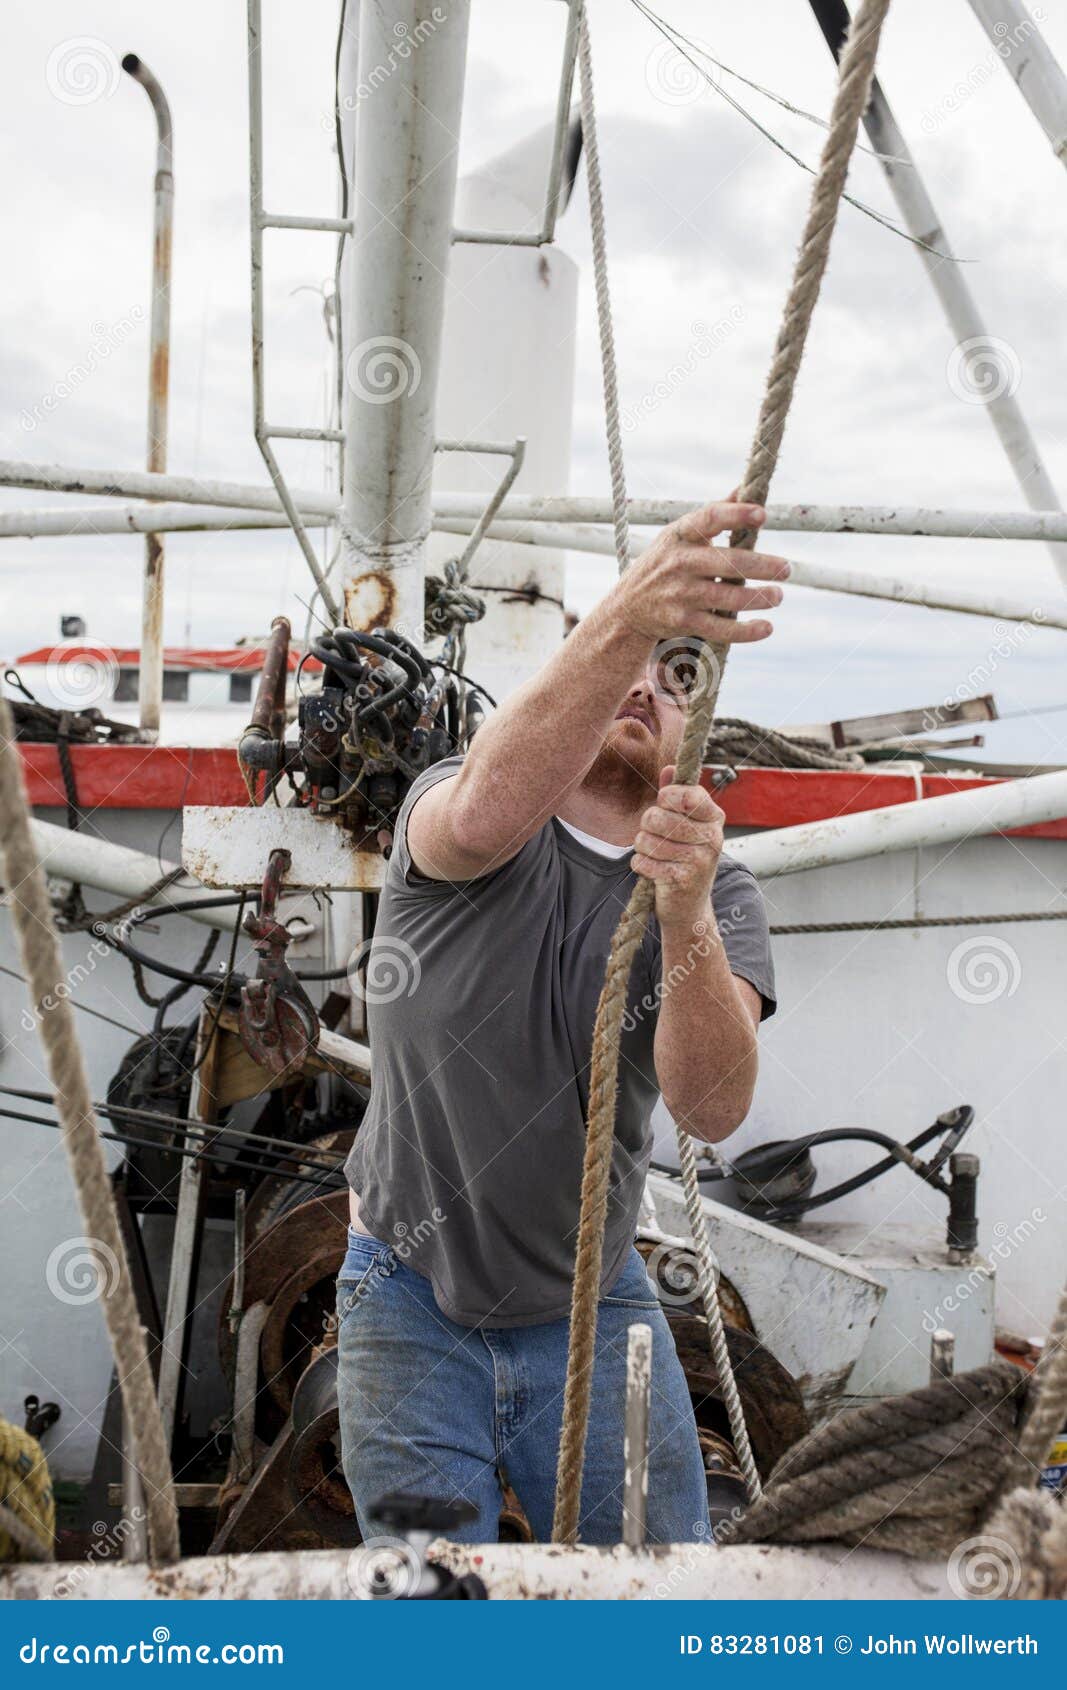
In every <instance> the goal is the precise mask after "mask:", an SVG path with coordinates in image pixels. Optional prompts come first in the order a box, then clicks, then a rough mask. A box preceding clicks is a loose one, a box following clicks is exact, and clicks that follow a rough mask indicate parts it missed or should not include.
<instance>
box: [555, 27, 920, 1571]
mask: <svg viewBox="0 0 1067 1690" xmlns="http://www.w3.org/2000/svg"><path fill="white" fill-rule="evenodd" d="M888 9H889V0H861V4H860V7H859V10H858V11H857V12H856V15H855V17H854V18H853V20H852V26H851V28H850V30H849V34H848V39H847V41H846V42H845V46H844V48H843V50H842V54H841V60H840V65H839V70H838V84H837V92H836V94H835V97H834V103H833V109H832V111H831V114H830V123H829V128H828V131H827V137H826V143H825V146H824V148H823V154H822V158H821V160H820V163H819V172H818V175H817V177H816V179H815V183H814V186H813V188H812V196H811V203H810V206H809V210H808V216H807V221H806V223H805V225H804V233H803V236H802V238H801V243H800V250H799V253H798V256H797V262H796V266H795V268H794V272H793V280H792V284H791V286H790V290H789V296H788V299H787V301H786V305H785V310H784V312H783V315H782V323H781V327H780V329H779V331H778V338H777V342H776V344H775V349H774V355H773V358H772V360H771V369H770V374H769V375H768V377H767V385H766V388H765V390H764V395H763V402H762V404H761V407H760V414H759V420H758V423H757V425H756V433H755V438H754V440H753V443H752V447H751V450H750V453H749V459H748V464H747V466H746V470H745V475H744V479H743V481H742V484H741V487H740V489H739V492H738V498H739V499H740V500H741V501H742V502H744V503H746V504H760V505H762V504H764V503H766V498H767V492H768V490H769V487H770V482H771V476H772V475H773V473H774V468H775V465H776V463H777V460H778V452H779V449H780V446H781V442H782V435H783V433H784V430H785V422H786V418H787V416H788V414H789V406H790V404H791V402H792V398H793V390H794V388H795V385H796V378H797V373H798V371H799V369H800V363H801V359H802V357H803V354H804V345H805V342H806V340H807V334H808V329H809V327H810V324H811V317H812V313H813V311H814V308H815V302H816V300H817V299H818V296H819V288H820V286H821V284H822V279H823V276H824V274H825V271H826V263H827V259H828V257H829V253H830V242H831V239H832V236H833V231H834V224H835V222H836V219H837V211H838V207H839V205H840V201H841V195H842V193H843V191H844V186H845V179H846V176H847V174H848V165H849V160H850V158H851V156H852V150H853V147H854V146H855V142H856V133H857V130H858V128H859V123H860V119H861V117H862V115H863V111H864V108H865V107H866V104H867V100H868V98H869V95H870V87H871V79H872V77H873V75H874V61H875V56H876V54H877V50H878V39H879V35H880V33H881V28H882V24H883V22H884V19H885V15H886V12H887V11H888ZM578 63H579V70H580V75H581V112H582V127H583V135H584V141H585V147H586V170H587V175H588V177H589V206H590V224H591V229H592V238H593V262H594V266H595V270H596V293H597V310H598V317H599V321H600V346H601V361H602V364H603V366H604V411H605V424H606V431H607V436H608V454H609V460H610V462H611V477H612V503H613V512H614V519H615V549H616V554H617V556H618V560H619V567H620V569H624V568H626V567H627V565H628V563H629V533H628V522H627V514H626V488H625V478H624V475H623V466H622V436H621V428H620V423H619V415H618V392H617V387H616V378H615V357H614V338H613V335H612V331H611V302H610V294H609V289H608V272H607V252H606V243H605V231H604V208H603V199H602V194H601V183H600V171H599V162H600V161H599V152H598V150H597V144H596V112H595V103H594V98H593V80H592V61H591V51H590V43H589V28H588V19H587V16H586V11H585V9H584V8H583V15H582V20H581V24H580V27H579V36H578ZM754 542H755V534H754V533H753V531H752V530H750V529H738V530H735V531H734V532H733V533H732V534H731V536H730V544H731V546H734V547H738V548H741V549H744V550H751V548H752V546H753V544H754ZM725 663H726V647H725V646H722V645H710V644H709V645H707V646H706V647H705V648H704V664H703V665H702V668H703V673H704V677H705V679H704V684H702V685H700V686H699V687H697V688H696V689H694V692H693V695H692V697H691V700H690V707H689V714H688V716H687V719H686V725H685V731H684V733H683V735H682V743H681V746H680V747H679V751H678V757H677V762H676V770H675V779H676V780H677V781H678V782H679V783H680V784H682V785H692V784H693V783H694V782H695V781H696V780H697V779H698V777H699V774H700V769H701V765H702V762H703V756H704V746H705V744H706V742H707V737H708V732H709V730H710V727H711V723H712V721H713V720H714V716H715V706H716V703H717V701H718V694H719V687H720V685H721V681H722V674H723V669H724V667H725ZM654 903H655V890H654V887H653V885H652V883H651V881H648V880H645V879H639V880H638V883H637V885H636V886H635V888H634V890H633V893H632V895H631V898H630V902H629V904H628V905H627V907H626V910H625V911H624V912H623V915H622V918H621V920H620V922H619V925H618V927H617V929H616V931H615V937H614V939H613V941H612V947H611V952H610V954H609V957H608V962H607V967H606V970H605V974H604V985H603V988H602V990H601V994H600V1002H599V1004H598V1005H597V1014H596V1023H595V1025H594V1029H593V1055H592V1064H591V1068H590V1082H589V1121H588V1128H587V1132H586V1146H585V1160H584V1164H583V1169H582V1193H581V1210H580V1215H579V1221H578V1242H577V1248H576V1252H575V1264H574V1290H573V1294H572V1300H571V1331H570V1348H569V1352H568V1356H567V1380H566V1386H565V1392H564V1404H563V1426H562V1431H561V1435H560V1449H559V1465H558V1468H557V1472H556V1502H555V1518H554V1521H553V1529H552V1536H553V1539H554V1541H555V1542H557V1543H572V1542H574V1541H575V1540H576V1538H577V1535H578V1519H579V1512H580V1507H581V1489H582V1470H583V1467H584V1463H585V1442H586V1433H587V1429H588V1422H589V1402H590V1392H591V1388H592V1371H593V1358H594V1354H595V1348H596V1316H597V1302H598V1300H599V1295H600V1274H601V1268H602V1263H603V1246H604V1224H605V1220H606V1216H607V1199H608V1184H609V1178H610V1171H611V1151H612V1144H613V1140H614V1133H615V1113H616V1103H617V1098H618V1070H619V1035H620V1030H621V1025H622V1018H623V1015H624V1013H625V1008H626V993H627V985H628V982H629V978H630V972H631V969H632V967H633V961H634V957H635V956H636V954H637V950H638V948H639V946H640V944H641V940H642V937H643V935H644V931H645V927H646V925H647V922H648V918H649V915H650V914H651V912H652V909H653V907H654ZM678 1137H679V1157H680V1163H681V1168H682V1181H683V1191H684V1192H685V1198H686V1213H687V1215H688V1216H689V1220H690V1226H691V1227H692V1228H693V1238H694V1244H695V1247H696V1250H697V1256H698V1261H699V1263H700V1280H701V1289H702V1290H703V1289H704V1287H705V1285H706V1286H707V1288H708V1290H709V1293H710V1298H709V1301H708V1303H707V1304H706V1308H707V1310H708V1330H709V1338H710V1341H711V1345H712V1352H713V1355H714V1357H715V1361H716V1367H717V1368H720V1385H721V1387H722V1389H723V1392H724V1398H726V1400H727V1407H728V1409H729V1410H730V1425H731V1431H732V1432H733V1435H734V1440H735V1445H736V1447H737V1451H738V1458H739V1460H741V1461H742V1464H743V1471H744V1472H745V1478H746V1484H747V1486H748V1489H749V1494H750V1496H752V1497H755V1496H757V1495H758V1494H759V1478H758V1474H756V1470H755V1463H754V1461H753V1460H752V1454H751V1447H750V1445H749V1441H748V1436H747V1432H746V1429H745V1425H744V1416H743V1414H742V1412H741V1404H740V1398H739V1397H738V1395H737V1392H736V1388H734V1389H733V1390H732V1391H731V1390H730V1386H728V1385H727V1383H726V1381H727V1380H728V1379H729V1380H730V1385H731V1386H732V1385H733V1376H732V1371H731V1370H730V1367H729V1356H728V1355H727V1353H726V1343H725V1333H724V1332H721V1333H720V1337H721V1342H720V1341H719V1337H717V1334H716V1320H715V1314H716V1313H718V1298H717V1293H716V1290H715V1266H714V1258H713V1256H712V1253H711V1247H710V1243H709V1241H708V1237H707V1229H706V1226H705V1224H704V1216H703V1207H702V1205H701V1204H700V1192H699V1186H698V1185H697V1183H696V1179H695V1174H696V1167H695V1161H694V1157H693V1148H692V1144H691V1142H690V1140H689V1137H688V1134H686V1133H685V1132H684V1131H683V1130H682V1129H679V1135H678ZM687 1167H689V1168H690V1169H691V1177H690V1175H687V1171H686V1170H687ZM712 1311H715V1312H712ZM717 1324H718V1327H719V1328H720V1329H721V1325H722V1321H721V1315H720V1317H719V1320H718V1323H717ZM717 1346H718V1347H717ZM720 1357H721V1358H722V1361H723V1362H724V1363H725V1368H724V1369H723V1368H721V1367H720ZM731 1403H732V1407H731ZM746 1449H747V1457H746V1456H745V1455H743V1454H742V1451H744V1450H746Z"/></svg>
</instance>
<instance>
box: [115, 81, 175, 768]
mask: <svg viewBox="0 0 1067 1690" xmlns="http://www.w3.org/2000/svg"><path fill="white" fill-rule="evenodd" d="M122 68H123V70H124V71H125V72H126V74H127V75H128V76H131V77H132V78H133V80H134V81H135V82H139V83H140V84H141V87H142V88H143V89H144V91H145V93H146V94H147V95H148V98H149V100H150V101H151V102H152V111H153V112H154V114H155V119H156V175H155V184H154V189H153V195H154V199H153V207H154V209H153V224H152V328H151V345H150V349H149V360H148V460H147V467H148V470H149V472H150V473H152V474H161V473H162V472H163V471H164V470H165V469H166V467H167V402H168V397H169V389H170V276H171V249H172V236H173V227H174V130H173V124H172V122H171V115H170V106H169V105H168V104H167V97H166V95H165V94H164V92H163V89H162V87H161V86H160V83H159V80H158V78H157V77H155V76H154V75H153V74H152V72H151V71H150V70H149V68H148V66H147V65H146V64H145V63H144V61H143V60H142V59H139V58H138V57H137V54H136V53H127V54H126V56H125V58H124V59H123V61H122ZM138 699H139V703H140V724H141V732H142V733H143V734H144V735H145V737H146V738H152V739H154V738H155V737H156V736H157V735H158V733H159V724H160V717H161V715H162V710H163V541H162V540H161V539H160V538H159V533H158V532H156V533H147V534H146V537H145V555H144V591H143V595H142V600H141V670H140V676H139V680H138Z"/></svg>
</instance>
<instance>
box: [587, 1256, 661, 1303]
mask: <svg viewBox="0 0 1067 1690" xmlns="http://www.w3.org/2000/svg"><path fill="white" fill-rule="evenodd" d="M600 1301H601V1302H602V1303H603V1304H604V1305H605V1306H606V1307H607V1308H623V1309H658V1308H659V1306H660V1303H659V1298H658V1297H657V1296H656V1292H655V1289H654V1287H653V1285H652V1281H651V1280H650V1279H649V1277H648V1273H647V1272H646V1270H645V1264H644V1261H643V1260H642V1258H641V1256H640V1255H639V1254H638V1252H637V1251H636V1250H631V1252H630V1256H629V1259H628V1260H627V1262H626V1266H625V1267H624V1268H623V1270H622V1272H621V1273H620V1275H619V1277H618V1279H617V1280H616V1281H615V1283H614V1285H613V1286H612V1288H611V1293H610V1295H609V1296H607V1297H601V1299H600Z"/></svg>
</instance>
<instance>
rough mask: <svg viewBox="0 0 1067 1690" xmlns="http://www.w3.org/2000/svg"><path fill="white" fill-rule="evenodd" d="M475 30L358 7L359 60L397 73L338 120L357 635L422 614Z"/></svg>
mask: <svg viewBox="0 0 1067 1690" xmlns="http://www.w3.org/2000/svg"><path fill="white" fill-rule="evenodd" d="M468 22H469V0H448V3H447V5H441V4H434V3H432V0H380V3H379V4H376V5H364V6H361V8H360V18H359V63H360V65H361V66H362V67H365V68H366V67H371V66H385V67H388V68H389V72H390V74H389V77H388V80H387V82H385V83H384V85H383V86H381V87H378V88H376V89H374V90H373V91H372V92H371V93H370V94H369V97H368V98H366V99H363V100H360V101H359V102H358V104H357V106H356V110H355V112H354V113H352V114H347V113H345V112H343V113H342V120H343V121H342V132H344V128H345V124H346V123H349V124H350V123H352V122H355V124H356V140H355V184H354V194H353V224H354V233H353V236H352V241H353V262H352V265H351V271H350V274H351V288H350V290H349V294H348V296H347V297H346V298H345V299H344V300H343V301H342V315H343V323H344V338H345V383H346V395H345V398H346V407H347V415H346V420H345V464H344V496H343V508H342V518H341V527H342V579H343V583H344V587H343V591H344V601H345V615H346V619H347V620H348V621H349V622H351V623H352V625H353V626H355V627H362V626H366V625H367V624H368V621H370V622H377V621H384V622H390V623H393V624H402V625H403V626H404V627H405V629H406V631H407V632H408V634H409V636H412V637H417V635H416V630H418V629H420V628H421V626H422V623H423V618H424V610H423V575H424V569H423V553H424V549H425V544H426V537H427V535H428V533H429V531H430V489H431V481H432V475H433V462H434V414H435V406H436V398H437V378H438V371H439V367H440V347H441V330H442V326H443V321H444V308H445V286H446V279H447V275H448V259H449V251H450V248H451V243H452V228H453V206H454V200H455V187H456V167H457V162H458V156H459V127H460V115H461V112H462V106H463V81H464V73H465V70H466V57H467V27H468ZM345 280H346V283H347V280H348V276H347V275H346V278H345Z"/></svg>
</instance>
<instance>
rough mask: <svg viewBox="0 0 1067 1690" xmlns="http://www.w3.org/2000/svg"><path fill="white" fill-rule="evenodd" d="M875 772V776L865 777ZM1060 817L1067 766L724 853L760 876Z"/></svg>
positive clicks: (796, 830) (813, 826)
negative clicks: (1044, 773) (735, 858)
mask: <svg viewBox="0 0 1067 1690" xmlns="http://www.w3.org/2000/svg"><path fill="white" fill-rule="evenodd" d="M872 778H875V779H876V778H877V777H872ZM1064 816H1067V770H1060V769H1057V770H1056V771H1055V772H1054V773H1052V774H1048V775H1031V776H1028V777H1027V778H1026V779H1025V780H1007V781H999V782H997V783H996V784H995V785H992V784H985V785H982V786H977V787H970V788H969V789H968V790H967V791H965V792H950V793H949V794H948V795H947V796H946V797H944V798H920V799H917V800H916V802H915V803H913V804H889V805H886V806H885V807H884V808H882V809H878V810H864V811H862V812H861V813H860V814H859V815H853V816H834V817H830V818H828V819H827V820H826V821H820V822H806V823H804V825H803V826H801V827H780V828H770V829H768V831H767V832H765V833H747V834H744V835H743V836H742V837H741V838H737V839H731V841H730V854H731V856H734V857H738V858H739V859H740V861H741V862H743V863H744V864H745V865H746V866H747V867H748V868H750V869H751V870H752V872H753V874H755V875H758V876H759V878H760V879H761V880H770V879H772V878H774V876H776V875H779V874H797V873H799V872H800V871H801V870H802V869H808V868H826V867H828V866H829V865H830V864H832V863H851V862H856V861H858V860H859V859H860V858H863V857H881V856H885V855H886V854H887V853H888V852H890V851H906V850H909V849H910V848H911V847H912V846H915V845H951V844H953V843H954V842H955V841H956V840H959V839H969V838H970V837H971V836H972V835H977V834H985V833H1003V832H1005V831H1007V830H1008V829H1011V828H1017V827H1031V826H1036V825H1037V824H1038V823H1039V822H1052V821H1059V820H1060V819H1061V818H1062V817H1064Z"/></svg>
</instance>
